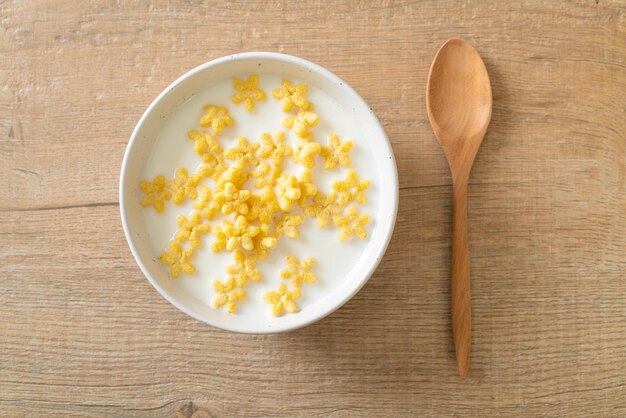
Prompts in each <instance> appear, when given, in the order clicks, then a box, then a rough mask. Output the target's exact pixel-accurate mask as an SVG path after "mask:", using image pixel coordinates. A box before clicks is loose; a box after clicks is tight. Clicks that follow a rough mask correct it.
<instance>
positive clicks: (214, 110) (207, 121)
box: [200, 105, 235, 135]
mask: <svg viewBox="0 0 626 418" xmlns="http://www.w3.org/2000/svg"><path fill="white" fill-rule="evenodd" d="M234 124H235V120H234V119H233V118H232V117H231V116H230V114H229V112H228V108H226V107H224V106H216V105H206V106H204V113H203V114H202V116H201V117H200V126H203V127H210V128H211V129H213V132H214V133H215V134H216V135H219V134H220V133H222V131H223V130H224V128H226V127H228V126H232V125H234Z"/></svg>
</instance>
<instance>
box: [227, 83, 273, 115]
mask: <svg viewBox="0 0 626 418" xmlns="http://www.w3.org/2000/svg"><path fill="white" fill-rule="evenodd" d="M233 87H234V88H235V93H233V96H232V98H231V100H232V102H233V103H234V104H239V103H243V107H244V108H245V109H246V110H247V111H248V112H252V111H253V110H254V102H259V101H263V100H265V92H264V91H263V90H261V89H260V88H259V76H258V75H257V74H252V75H250V76H249V77H248V79H247V80H245V81H244V80H242V79H240V78H235V79H234V80H233Z"/></svg>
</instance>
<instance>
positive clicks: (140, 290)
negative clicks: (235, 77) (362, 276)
mask: <svg viewBox="0 0 626 418" xmlns="http://www.w3.org/2000/svg"><path fill="white" fill-rule="evenodd" d="M455 36H458V37H462V38H465V39H467V40H468V41H469V42H470V43H472V45H474V46H475V47H476V48H477V49H478V50H479V51H480V53H481V56H482V57H483V59H484V60H485V63H486V66H487V69H488V71H489V74H490V77H491V82H492V88H493V99H494V108H493V118H492V122H491V125H490V127H489V132H488V133H487V136H486V138H485V141H484V142H483V144H482V145H481V148H480V151H479V153H478V155H477V158H476V161H475V165H474V169H473V171H472V177H471V180H470V188H469V209H468V220H469V225H470V230H469V237H470V243H469V244H470V251H471V254H472V313H473V318H472V321H473V329H472V331H473V341H472V344H473V347H472V353H473V355H472V372H471V374H470V375H469V377H468V378H467V379H466V380H465V381H461V379H459V377H458V375H457V372H456V367H455V360H454V346H453V343H452V338H451V332H450V327H451V325H450V314H449V310H450V303H449V300H450V290H449V266H450V218H451V202H452V191H451V180H450V175H449V174H448V167H447V165H446V161H445V159H444V157H443V154H442V153H441V151H440V149H439V146H438V144H437V141H436V139H435V137H434V135H433V134H432V132H431V129H430V126H429V123H428V120H427V117H426V110H425V98H424V86H425V84H426V76H427V71H428V67H429V64H430V62H431V60H432V57H433V55H434V53H435V51H436V50H437V48H438V47H439V45H441V44H442V43H443V41H444V40H445V39H448V38H450V37H455ZM625 47H626V45H625V26H624V3H623V2H621V1H605V0H591V1H571V2H557V1H553V2H544V1H539V0H529V1H526V2H523V3H515V2H490V1H458V2H457V1H425V2H420V3H419V4H417V3H414V2H410V1H380V2H369V1H360V2H359V1H350V2H336V3H332V4H331V3H323V2H290V1H267V2H256V1H253V2H246V3H244V2H235V1H216V2H211V3H210V5H209V6H206V5H203V4H201V3H200V2H196V1H174V0H172V1H167V2H166V1H146V2H126V1H73V2H70V1H30V2H25V1H0V182H1V183H0V186H1V187H0V211H1V216H0V236H1V237H2V239H0V316H1V317H2V321H0V415H2V416H11V417H19V416H51V417H54V416H59V417H61V416H62V417H67V416H102V417H104V416H115V417H118V416H141V417H154V416H183V417H189V416H192V415H194V414H195V415H194V416H196V417H198V416H236V415H261V416H299V415H305V416H335V417H344V416H415V415H419V416H477V417H483V416H503V417H504V416H581V417H582V416H603V417H620V416H625V415H626V303H625V301H626V280H625V279H626V216H625V214H626V139H625V120H626V119H625V117H624V113H625V105H626V99H625V95H624V91H625V89H626V75H625V74H624V71H625V67H626V62H625V61H626V57H625V55H624V50H625V49H626V48H625ZM250 50H270V51H278V52H285V53H290V54H294V55H298V56H302V57H304V58H307V59H310V60H312V61H314V62H317V63H319V64H321V65H324V66H326V67H328V68H329V69H330V70H332V71H333V72H335V73H336V74H338V75H339V76H341V77H342V78H344V79H346V80H347V81H348V82H349V83H351V84H352V85H353V87H355V88H356V90H357V91H358V92H359V93H360V94H361V95H362V96H363V97H364V98H365V100H366V101H367V102H368V103H369V104H370V105H371V107H372V108H373V109H374V111H375V112H376V114H377V115H378V117H379V119H380V120H381V122H382V124H383V125H384V127H385V130H386V131H387V133H388V135H389V137H390V139H391V141H392V143H393V147H394V150H395V153H396V156H397V160H398V170H399V173H400V183H401V198H400V208H399V214H398V223H397V226H396V231H395V233H394V237H393V240H392V242H391V244H390V247H389V250H388V253H387V254H386V256H385V258H384V259H383V261H382V263H381V265H380V267H379V269H378V271H377V272H376V274H375V275H374V277H373V278H372V279H371V280H370V282H369V283H368V284H367V285H366V287H364V288H363V289H362V290H361V291H360V292H359V293H358V295H357V296H356V297H355V298H354V299H353V300H351V301H350V302H349V303H348V304H347V305H345V306H344V307H343V308H342V309H340V310H339V311H337V312H336V313H334V314H333V315H331V316H330V317H328V318H326V319H324V320H322V321H321V322H319V323H317V324H314V325H312V326H309V327H307V328H304V329H301V330H299V331H296V332H292V333H288V334H281V335H273V336H253V335H235V334H231V333H227V332H222V331H218V330H215V329H213V328H210V327H208V326H206V325H203V324H201V323H199V322H197V321H194V320H192V319H190V318H188V317H186V316H185V315H184V314H183V313H181V312H179V311H178V310H176V309H175V308H174V307H173V306H171V305H170V304H169V303H167V302H166V301H165V300H164V299H163V298H161V297H160V296H159V295H158V294H157V292H156V291H155V290H154V289H153V288H152V287H151V286H150V284H149V283H148V281H147V280H145V279H144V277H143V276H142V274H141V272H140V271H139V269H138V268H137V266H136V264H135V263H134V261H133V259H132V256H131V254H130V251H129V250H128V249H127V245H126V243H125V240H124V236H123V232H122V229H121V224H120V220H119V210H118V207H117V183H118V175H119V169H120V164H121V160H122V155H123V152H124V149H125V146H126V143H127V141H128V137H129V136H130V133H131V131H132V129H133V127H134V125H135V123H136V122H137V120H138V118H139V116H140V115H141V113H142V112H143V110H144V109H145V108H146V106H147V105H148V104H149V103H150V101H151V100H152V99H153V98H154V97H156V95H157V94H158V93H159V92H160V91H161V90H162V89H163V88H164V87H165V86H166V85H168V84H169V83H170V82H171V81H172V80H173V79H175V78H176V77H178V76H179V75H181V74H182V73H184V72H185V71H186V70H188V69H189V68H192V67H194V66H196V65H198V64H200V63H203V62H205V61H207V60H210V59H212V58H216V57H219V56H223V55H226V54H229V53H233V52H237V51H250Z"/></svg>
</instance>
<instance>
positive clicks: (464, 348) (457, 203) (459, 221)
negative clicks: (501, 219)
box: [451, 180, 472, 378]
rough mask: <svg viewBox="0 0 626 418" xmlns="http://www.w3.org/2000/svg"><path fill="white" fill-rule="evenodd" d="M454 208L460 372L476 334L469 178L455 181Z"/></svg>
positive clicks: (454, 303)
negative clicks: (470, 250)
mask: <svg viewBox="0 0 626 418" xmlns="http://www.w3.org/2000/svg"><path fill="white" fill-rule="evenodd" d="M453 187H454V209H453V212H452V268H451V272H452V292H451V294H452V301H451V309H452V334H453V335H454V347H455V350H456V362H457V365H458V368H459V374H460V375H461V377H462V378H465V376H466V375H467V371H468V369H469V357H470V347H471V341H472V340H471V336H472V320H471V317H472V316H471V298H470V265H469V248H468V244H467V180H465V181H458V182H455V183H454V185H453Z"/></svg>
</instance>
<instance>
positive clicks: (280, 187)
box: [276, 174, 302, 212]
mask: <svg viewBox="0 0 626 418" xmlns="http://www.w3.org/2000/svg"><path fill="white" fill-rule="evenodd" d="M276 194H277V196H278V207H280V209H281V210H284V211H285V212H289V211H290V210H291V209H292V208H293V206H294V205H295V204H296V202H298V201H299V200H300V197H302V191H301V190H300V183H299V182H298V179H297V178H296V176H294V175H290V174H282V175H281V176H280V177H279V178H278V180H277V181H276Z"/></svg>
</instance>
